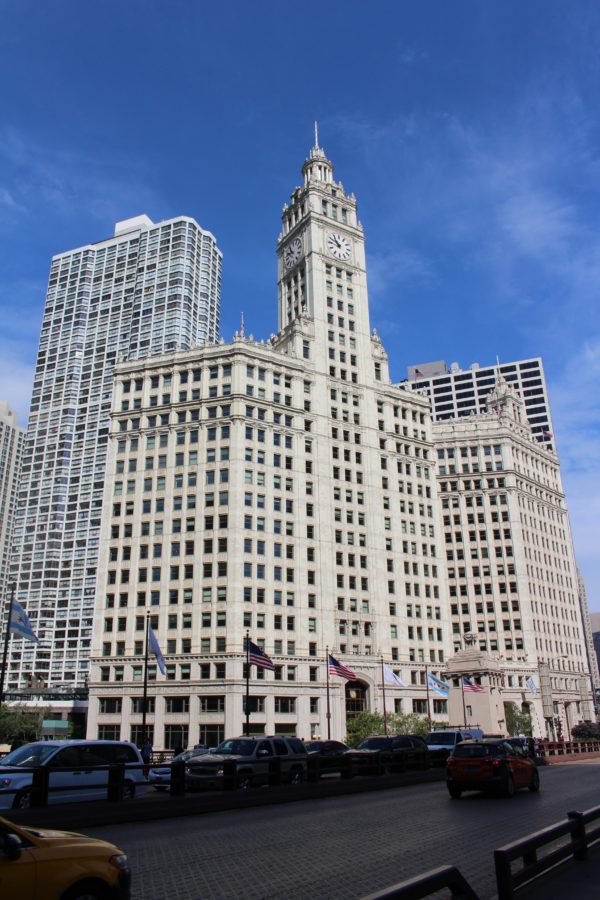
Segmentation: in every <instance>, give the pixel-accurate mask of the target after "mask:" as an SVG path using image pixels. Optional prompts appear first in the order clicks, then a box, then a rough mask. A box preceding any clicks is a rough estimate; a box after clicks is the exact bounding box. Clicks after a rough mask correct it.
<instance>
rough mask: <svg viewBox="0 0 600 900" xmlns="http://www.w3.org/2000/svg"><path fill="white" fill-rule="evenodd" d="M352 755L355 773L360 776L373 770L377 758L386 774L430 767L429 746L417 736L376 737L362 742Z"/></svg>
mask: <svg viewBox="0 0 600 900" xmlns="http://www.w3.org/2000/svg"><path fill="white" fill-rule="evenodd" d="M352 755H353V759H354V771H355V773H356V774H359V775H362V774H366V773H367V772H368V771H369V770H372V767H373V759H374V758H375V757H376V758H377V759H378V760H379V763H380V765H382V766H383V770H384V772H385V773H386V774H392V773H394V772H403V771H404V770H405V769H427V768H429V765H430V759H429V751H428V749H427V745H426V743H425V741H424V740H423V738H422V737H420V736H419V735H417V734H395V735H374V736H373V737H369V738H365V740H364V741H361V742H360V744H359V745H358V746H357V748H356V750H354V751H353V754H352Z"/></svg>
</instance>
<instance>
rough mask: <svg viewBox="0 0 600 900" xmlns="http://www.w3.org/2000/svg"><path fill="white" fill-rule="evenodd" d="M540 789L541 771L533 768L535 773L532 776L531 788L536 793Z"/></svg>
mask: <svg viewBox="0 0 600 900" xmlns="http://www.w3.org/2000/svg"><path fill="white" fill-rule="evenodd" d="M539 789H540V773H539V772H538V770H537V769H534V770H533V774H532V776H531V784H530V785H529V790H530V791H532V792H533V793H536V792H537V791H539Z"/></svg>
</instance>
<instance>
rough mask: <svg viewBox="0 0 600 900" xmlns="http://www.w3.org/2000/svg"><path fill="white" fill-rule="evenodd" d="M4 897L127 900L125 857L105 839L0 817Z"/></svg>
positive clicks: (0, 892)
mask: <svg viewBox="0 0 600 900" xmlns="http://www.w3.org/2000/svg"><path fill="white" fill-rule="evenodd" d="M0 897H1V898H2V900H130V897H131V874H130V871H129V867H128V865H127V857H126V856H125V854H124V853H123V852H122V850H119V848H118V847H115V846H114V844H109V843H107V842H106V841H99V840H96V839H95V838H90V837H86V836H85V835H83V834H74V833H72V832H69V831H50V830H49V829H46V828H29V827H28V828H23V827H22V826H21V825H15V824H14V823H12V822H9V821H8V819H3V818H1V817H0Z"/></svg>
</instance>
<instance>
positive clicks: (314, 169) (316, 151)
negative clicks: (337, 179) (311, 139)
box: [302, 122, 333, 185]
mask: <svg viewBox="0 0 600 900" xmlns="http://www.w3.org/2000/svg"><path fill="white" fill-rule="evenodd" d="M302 174H303V175H304V184H305V185H306V184H308V182H309V181H322V182H331V181H332V176H333V165H332V163H331V162H330V161H329V160H328V159H327V157H326V155H325V151H324V150H323V148H322V147H320V146H319V123H318V122H315V145H314V147H311V149H310V153H309V156H308V159H306V160H305V161H304V165H303V166H302Z"/></svg>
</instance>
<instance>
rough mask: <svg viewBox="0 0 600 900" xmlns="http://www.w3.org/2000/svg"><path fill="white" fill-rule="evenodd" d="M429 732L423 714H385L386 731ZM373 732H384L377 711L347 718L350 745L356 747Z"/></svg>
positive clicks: (391, 732)
mask: <svg viewBox="0 0 600 900" xmlns="http://www.w3.org/2000/svg"><path fill="white" fill-rule="evenodd" d="M428 732H429V722H428V720H427V719H426V718H425V717H424V716H419V715H417V714H416V713H390V714H389V715H388V716H387V733H388V734H389V735H392V734H420V735H422V736H425V735H426V734H427V733H428ZM374 734H385V723H384V721H383V716H382V715H381V713H379V712H374V713H370V712H361V713H358V715H356V716H353V717H352V718H351V719H348V734H347V737H346V740H347V742H348V744H349V745H350V746H351V747H356V745H357V744H360V742H361V741H364V739H365V738H368V737H371V736H372V735H374Z"/></svg>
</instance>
